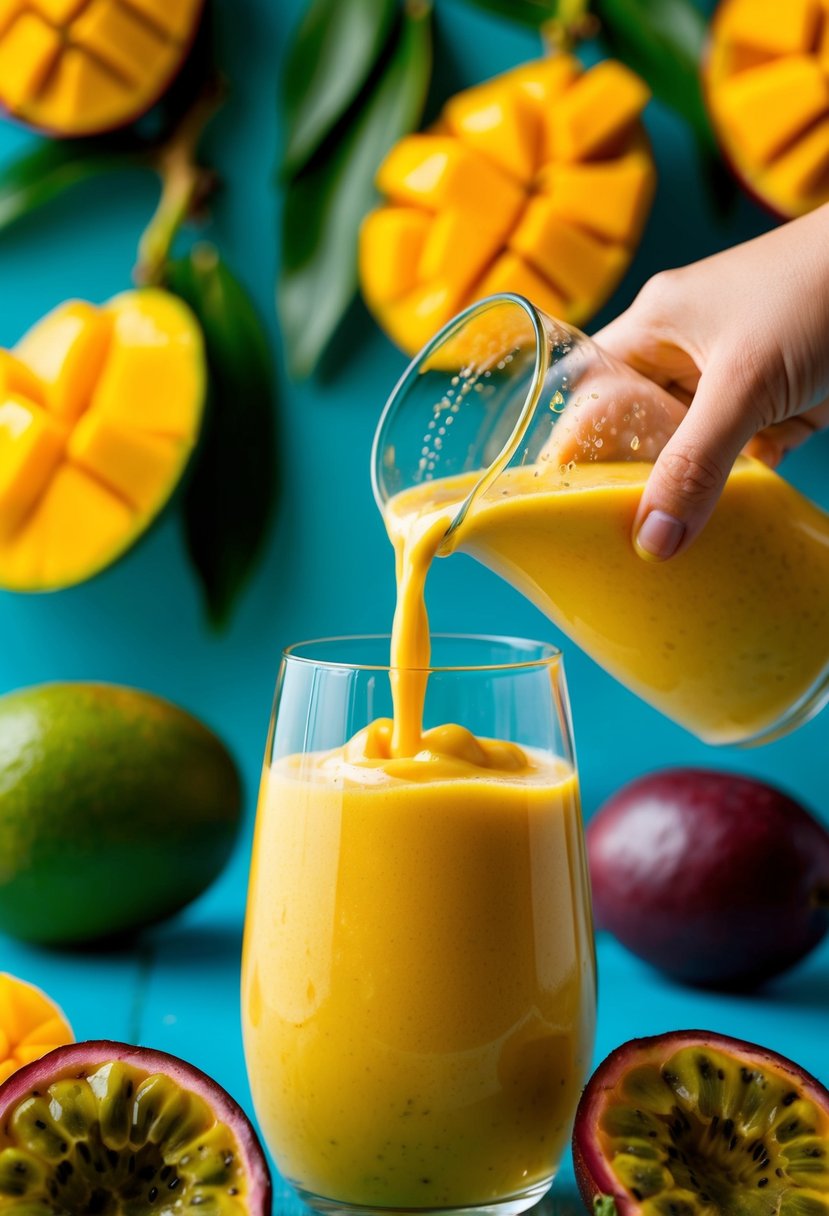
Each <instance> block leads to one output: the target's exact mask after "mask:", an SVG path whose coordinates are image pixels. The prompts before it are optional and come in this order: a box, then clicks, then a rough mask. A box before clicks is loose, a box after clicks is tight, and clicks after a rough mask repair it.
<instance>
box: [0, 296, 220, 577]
mask: <svg viewBox="0 0 829 1216" xmlns="http://www.w3.org/2000/svg"><path fill="white" fill-rule="evenodd" d="M204 397H205V360H204V344H203V339H202V335H201V330H200V328H199V326H198V323H197V322H196V320H195V318H194V317H193V315H192V313H191V312H190V310H189V309H188V307H187V306H186V304H184V303H183V302H182V301H181V300H179V299H177V298H176V297H175V296H172V295H170V294H168V293H167V292H165V291H161V290H160V289H157V288H146V289H144V290H141V291H132V292H126V293H125V294H124V295H120V296H116V298H115V299H114V300H111V301H110V302H109V303H108V304H106V305H104V306H103V307H102V308H97V307H95V306H94V305H93V304H87V303H85V302H84V301H81V300H73V301H70V302H68V303H66V304H62V305H61V306H60V307H59V308H56V309H55V311H54V312H52V313H50V314H49V315H48V316H46V317H44V319H43V320H42V321H40V322H38V324H37V325H35V326H34V328H33V329H31V330H30V331H29V333H27V334H26V335H25V337H24V338H23V339H22V340H21V341H20V342H19V343H18V345H17V347H16V348H15V349H14V350H13V351H4V350H0V587H3V588H6V589H8V590H14V591H47V590H56V589H58V588H60V587H68V586H70V585H72V584H74V583H79V582H82V581H84V580H85V579H88V578H90V577H91V576H92V575H93V574H97V573H98V572H99V571H100V570H102V569H104V567H106V566H108V565H110V563H111V562H113V561H114V560H115V559H116V558H117V557H120V556H121V554H122V553H124V552H125V551H126V549H128V548H129V547H130V546H131V545H132V544H133V543H134V542H135V541H136V540H137V539H138V537H139V536H140V535H141V533H143V532H144V531H145V530H146V528H147V527H148V526H149V524H150V523H151V522H152V520H153V519H154V518H155V516H156V515H157V514H158V513H159V511H160V510H161V508H162V507H163V506H164V504H165V503H166V502H167V500H168V499H169V497H170V496H171V494H172V492H173V490H174V489H175V487H176V485H177V483H178V482H179V480H180V479H181V476H182V473H183V472H184V469H185V466H186V464H187V462H188V460H189V457H190V455H191V453H192V451H193V448H194V446H195V444H196V441H197V439H198V435H199V430H200V427H201V420H202V411H203V406H204Z"/></svg>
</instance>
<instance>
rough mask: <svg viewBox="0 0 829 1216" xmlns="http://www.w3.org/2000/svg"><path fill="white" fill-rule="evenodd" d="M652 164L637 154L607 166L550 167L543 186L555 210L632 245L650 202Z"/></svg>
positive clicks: (640, 153)
mask: <svg viewBox="0 0 829 1216" xmlns="http://www.w3.org/2000/svg"><path fill="white" fill-rule="evenodd" d="M655 178H656V174H655V172H654V167H653V161H652V160H651V157H650V156H649V155H648V154H647V153H646V152H644V151H640V150H638V149H636V150H634V151H632V152H629V153H628V154H627V155H626V156H619V157H617V158H616V159H615V160H611V161H596V162H590V163H589V164H573V165H552V166H550V169H549V172H548V173H547V174H546V175H545V178H544V181H543V189H544V192H545V193H547V194H549V197H550V199H551V201H552V205H553V209H554V211H555V212H556V213H557V214H558V215H560V216H561V217H562V218H563V219H566V220H569V221H571V222H572V223H574V224H579V225H581V226H582V227H583V228H586V229H588V230H589V231H591V232H595V233H597V234H598V235H599V236H601V237H606V238H607V239H608V240H610V241H617V242H619V243H626V244H632V242H633V241H635V240H636V239H637V237H638V235H639V233H640V232H641V231H642V226H643V224H644V222H645V217H646V216H647V213H648V209H649V208H650V205H651V200H652V199H653V192H654V185H655Z"/></svg>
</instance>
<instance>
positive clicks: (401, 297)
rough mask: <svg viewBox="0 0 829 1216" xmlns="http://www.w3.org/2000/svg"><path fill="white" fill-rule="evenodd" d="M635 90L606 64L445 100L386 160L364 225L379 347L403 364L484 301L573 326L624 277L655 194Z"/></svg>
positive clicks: (559, 68)
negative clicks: (518, 302)
mask: <svg viewBox="0 0 829 1216" xmlns="http://www.w3.org/2000/svg"><path fill="white" fill-rule="evenodd" d="M647 100H648V91H647V88H646V86H645V85H644V84H643V83H642V81H641V80H640V79H639V77H638V76H635V75H634V74H633V73H632V72H631V71H629V70H628V69H627V68H626V67H624V66H623V65H622V64H620V63H617V62H616V61H614V60H607V61H605V62H603V63H600V64H598V65H596V66H595V67H593V68H590V69H589V70H588V71H584V70H583V68H582V66H581V64H580V63H579V62H578V61H577V60H576V59H574V58H573V57H572V56H569V55H556V56H554V57H552V58H549V59H542V60H539V61H537V62H535V63H529V64H523V65H522V66H521V67H519V68H516V69H514V70H513V71H510V72H506V73H505V74H504V75H502V76H498V77H496V78H495V79H494V80H490V81H487V82H486V83H485V84H482V85H478V86H476V87H475V88H472V89H468V90H466V91H465V92H463V93H460V94H458V95H457V96H455V97H453V98H452V99H451V100H450V101H449V102H448V103H447V104H446V106H445V108H444V110H443V113H442V115H441V116H440V118H439V120H438V122H437V123H436V124H435V126H434V127H432V129H431V130H430V131H429V132H427V133H424V134H418V135H410V136H407V137H406V138H404V139H403V140H401V141H400V142H399V143H398V144H397V145H396V146H395V147H394V148H392V150H391V151H390V152H389V154H388V156H387V157H386V159H385V160H384V161H383V163H382V165H381V166H380V169H379V171H378V174H377V185H378V188H379V190H380V191H381V193H382V194H383V195H384V196H385V200H386V201H385V202H384V204H383V205H382V206H380V207H379V208H377V209H376V210H375V211H373V212H372V213H371V214H370V215H369V216H368V217H367V218H366V220H365V221H364V224H363V228H362V231H361V235H360V279H361V283H362V289H363V295H364V296H365V299H366V303H367V304H368V306H369V308H370V309H371V311H372V312H373V313H374V315H375V317H376V318H377V320H378V322H379V323H380V325H381V326H382V327H383V328H384V329H385V330H386V332H387V333H388V334H389V336H390V337H391V338H392V339H393V340H394V341H395V342H397V344H398V345H399V346H401V347H402V348H403V350H405V351H406V352H407V353H409V354H415V353H416V352H417V351H418V350H419V349H420V348H421V347H422V346H423V345H424V344H425V343H426V342H427V341H428V340H429V339H430V338H431V337H432V336H433V335H434V334H435V333H436V332H437V330H438V329H440V328H441V326H443V325H444V324H446V322H447V321H449V320H450V319H451V318H452V317H453V316H454V314H455V313H457V312H458V311H460V310H461V309H462V308H465V307H466V306H467V305H468V304H471V303H473V302H474V301H476V300H479V299H483V298H484V297H485V296H487V295H491V294H493V293H494V292H496V291H512V292H518V293H519V294H521V295H526V296H527V297H528V298H529V299H530V300H532V302H533V303H534V304H536V305H537V306H538V307H539V308H541V309H543V310H544V311H546V312H549V313H552V314H553V315H555V316H558V317H561V318H562V319H563V320H566V321H570V322H573V323H575V324H584V323H585V322H586V321H587V320H589V318H590V317H591V316H592V315H593V314H594V313H595V312H596V310H597V309H598V308H600V307H601V305H602V304H603V303H604V302H605V300H607V299H608V297H609V296H610V294H611V293H612V291H613V290H614V289H615V287H616V285H617V284H618V282H619V281H620V279H621V278H622V276H623V274H624V273H625V270H626V269H627V267H628V265H629V263H630V260H631V258H632V256H633V253H634V251H635V249H636V245H637V243H638V241H639V237H640V235H641V232H642V228H643V226H644V223H645V219H646V217H647V214H648V211H649V209H650V205H651V201H652V198H653V191H654V179H655V174H654V166H653V159H652V157H651V153H650V148H649V146H648V143H647V140H646V138H645V135H644V132H643V130H642V125H641V122H640V119H639V116H640V113H641V111H642V109H643V108H644V106H645V104H646V103H647Z"/></svg>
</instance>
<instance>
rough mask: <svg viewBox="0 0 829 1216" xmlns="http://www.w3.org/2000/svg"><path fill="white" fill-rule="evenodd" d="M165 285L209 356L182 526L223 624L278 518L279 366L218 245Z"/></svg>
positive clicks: (192, 257) (181, 266)
mask: <svg viewBox="0 0 829 1216" xmlns="http://www.w3.org/2000/svg"><path fill="white" fill-rule="evenodd" d="M167 285H168V287H169V288H170V290H171V291H173V292H175V293H176V295H178V296H180V297H181V298H182V299H183V300H184V301H185V302H186V303H187V304H189V305H190V307H191V308H192V309H193V312H194V313H195V314H196V317H197V318H198V320H199V323H200V324H201V327H202V330H203V332H204V338H205V343H206V348H207V364H208V375H209V384H210V393H209V399H208V411H207V416H206V420H205V429H204V432H203V434H202V438H201V441H200V443H199V447H198V450H197V452H196V456H195V466H194V468H193V469H192V471H191V475H190V479H189V481H188V484H187V487H186V490H185V495H184V503H183V508H184V526H185V535H186V540H187V548H188V551H189V553H190V556H191V559H192V561H193V564H194V566H195V568H196V571H197V573H198V575H199V578H200V581H201V583H202V587H203V590H204V595H205V602H206V607H207V614H208V617H209V618H210V620H211V621H212V622H213V624H215V625H223V624H225V623H226V622H227V620H228V618H229V616H230V614H231V611H232V609H233V606H234V604H235V602H236V599H237V597H238V595H239V593H240V592H241V590H242V589H243V587H244V585H245V583H246V582H247V580H248V578H249V577H250V575H251V573H252V571H253V569H254V567H255V565H256V562H257V559H258V557H259V555H260V553H261V550H262V546H263V544H264V541H265V539H266V537H267V534H268V529H269V526H270V523H271V519H272V516H273V508H274V503H275V499H276V489H277V467H276V435H275V408H274V375H273V363H272V359H271V353H270V349H269V346H268V339H267V335H266V334H265V331H264V329H263V327H262V323H261V321H260V319H259V316H258V314H257V312H256V310H255V308H254V306H253V303H252V301H251V299H250V296H249V295H248V293H247V291H246V290H245V288H244V287H243V286H242V285H241V284H240V283H239V281H238V280H237V279H236V278H235V277H234V276H233V274H232V273H231V271H230V270H229V269H228V267H227V266H226V264H225V263H224V262H222V261H221V259H220V257H219V254H218V253H217V251H216V250H215V249H214V248H213V247H212V246H211V245H198V246H196V248H195V249H194V250H193V251H192V252H191V253H190V254H189V256H188V257H186V258H183V259H181V260H180V261H177V262H173V263H172V264H171V265H170V267H169V271H168V279H167Z"/></svg>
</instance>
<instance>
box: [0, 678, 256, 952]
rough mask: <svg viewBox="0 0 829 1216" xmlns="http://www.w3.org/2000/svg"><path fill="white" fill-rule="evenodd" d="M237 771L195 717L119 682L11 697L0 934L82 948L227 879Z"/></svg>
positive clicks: (238, 797)
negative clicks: (224, 875)
mask: <svg viewBox="0 0 829 1216" xmlns="http://www.w3.org/2000/svg"><path fill="white" fill-rule="evenodd" d="M241 809H242V791H241V783H240V780H239V774H238V772H237V769H236V765H235V764H234V762H233V759H232V757H231V755H230V754H229V752H228V751H227V749H226V748H225V746H224V744H223V743H222V742H221V740H220V739H218V738H217V736H216V735H214V734H213V733H212V731H210V730H208V729H207V728H206V727H205V726H203V725H202V723H201V722H199V721H198V720H197V719H196V718H194V717H192V715H190V714H188V713H185V712H184V711H183V710H181V709H179V708H177V707H176V706H174V705H172V704H170V703H169V702H167V701H163V700H161V699H160V698H159V697H155V696H152V695H150V694H149V693H145V692H140V691H138V690H136V689H132V688H122V687H118V686H117V685H111V684H86V683H65V684H44V685H39V686H36V687H33V688H26V689H21V690H19V691H17V692H11V693H7V694H6V695H5V696H2V697H0V932H4V933H8V934H10V935H11V936H13V937H17V938H20V939H22V940H24V941H28V942H37V943H41V944H48V945H70V944H79V943H82V942H91V941H98V940H103V939H106V938H110V937H117V936H119V935H122V934H125V933H128V932H130V931H132V930H136V929H139V928H142V927H143V926H145V925H148V924H152V923H153V922H155V921H159V920H162V919H164V918H165V917H167V916H170V915H172V914H173V913H174V912H177V911H179V909H180V908H183V907H184V906H185V904H188V903H189V902H190V901H191V900H193V899H195V897H196V896H197V895H200V894H201V892H202V891H204V890H205V888H206V887H208V886H209V884H210V883H211V882H212V881H213V880H214V879H215V878H216V877H217V875H218V874H219V873H220V871H221V870H222V868H223V866H224V864H225V862H226V861H227V860H228V857H229V855H230V853H231V850H232V848H233V844H234V841H235V839H236V836H237V834H238V830H239V826H240V821H241Z"/></svg>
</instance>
